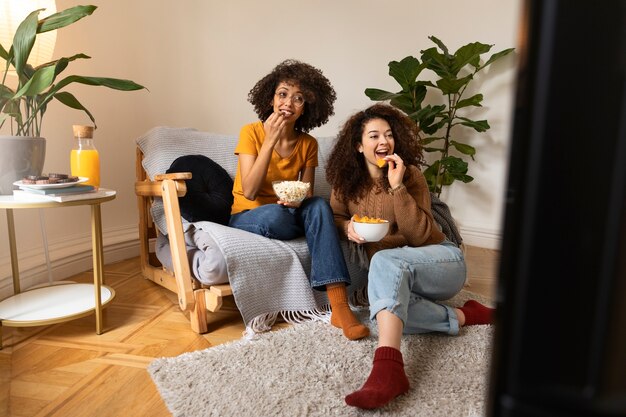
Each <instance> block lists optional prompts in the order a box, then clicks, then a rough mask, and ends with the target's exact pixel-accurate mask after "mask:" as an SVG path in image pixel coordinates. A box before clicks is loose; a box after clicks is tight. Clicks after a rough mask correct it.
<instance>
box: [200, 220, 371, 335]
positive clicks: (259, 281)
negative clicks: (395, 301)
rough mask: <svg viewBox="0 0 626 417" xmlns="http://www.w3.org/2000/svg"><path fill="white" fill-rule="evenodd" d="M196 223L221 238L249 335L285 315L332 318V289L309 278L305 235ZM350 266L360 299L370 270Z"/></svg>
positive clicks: (354, 298)
mask: <svg viewBox="0 0 626 417" xmlns="http://www.w3.org/2000/svg"><path fill="white" fill-rule="evenodd" d="M194 225H195V227H196V228H198V229H200V230H202V231H204V232H206V233H208V234H209V235H210V236H211V237H212V238H213V239H214V240H215V241H216V242H218V243H219V248H220V250H221V251H222V253H223V255H224V258H225V259H226V266H227V269H228V277H229V281H230V285H231V288H232V290H233V296H234V298H235V303H236V304H237V307H238V308H239V310H240V312H241V316H242V317H243V320H244V323H245V324H246V335H247V336H252V335H254V334H255V333H258V332H264V331H267V330H269V329H270V328H271V326H272V325H273V324H274V322H275V321H276V319H277V318H278V316H279V315H280V316H282V318H283V319H284V320H285V321H287V322H290V323H298V322H300V321H306V320H322V321H329V319H330V316H329V314H330V309H329V305H328V298H327V297H326V293H325V292H322V291H316V290H314V289H312V288H311V285H310V283H309V278H308V274H309V273H310V271H311V261H310V255H309V251H308V247H307V244H306V240H305V238H304V237H302V238H298V239H294V240H290V241H281V240H275V239H268V238H266V237H263V236H259V235H256V234H253V233H249V232H246V231H243V230H239V229H235V228H231V227H227V226H222V225H220V224H217V223H212V222H195V223H194ZM345 250H347V248H346V247H344V251H345ZM348 267H349V272H350V276H351V279H352V284H351V285H350V287H349V288H348V292H349V293H350V294H351V299H352V301H353V303H354V304H357V303H358V302H359V301H361V300H362V299H360V297H362V295H363V294H364V290H365V288H366V285H367V271H363V270H360V269H358V267H357V266H356V265H350V264H349V265H348Z"/></svg>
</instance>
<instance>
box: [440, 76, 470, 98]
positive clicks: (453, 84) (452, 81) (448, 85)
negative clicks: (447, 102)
mask: <svg viewBox="0 0 626 417" xmlns="http://www.w3.org/2000/svg"><path fill="white" fill-rule="evenodd" d="M472 78H473V75H472V74H470V75H468V76H466V77H463V78H458V79H457V78H454V77H452V78H450V77H442V78H441V79H439V80H437V87H438V88H439V89H440V90H441V92H442V93H443V94H446V95H447V94H456V93H458V92H459V90H461V88H463V86H465V85H467V84H468V83H469V82H470V81H472Z"/></svg>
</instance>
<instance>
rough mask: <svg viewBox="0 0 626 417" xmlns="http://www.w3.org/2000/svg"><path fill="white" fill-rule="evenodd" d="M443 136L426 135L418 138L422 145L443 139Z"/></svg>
mask: <svg viewBox="0 0 626 417" xmlns="http://www.w3.org/2000/svg"><path fill="white" fill-rule="evenodd" d="M443 139H445V138H442V137H439V136H427V137H425V138H422V139H420V143H421V144H422V145H428V144H430V143H433V142H436V141H438V140H443Z"/></svg>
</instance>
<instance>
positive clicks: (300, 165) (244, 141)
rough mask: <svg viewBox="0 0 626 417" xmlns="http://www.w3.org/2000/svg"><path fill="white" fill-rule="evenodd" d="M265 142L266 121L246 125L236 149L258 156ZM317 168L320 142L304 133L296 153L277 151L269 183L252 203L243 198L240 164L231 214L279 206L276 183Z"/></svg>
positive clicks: (268, 173) (296, 177) (273, 154)
mask: <svg viewBox="0 0 626 417" xmlns="http://www.w3.org/2000/svg"><path fill="white" fill-rule="evenodd" d="M264 140H265V130H263V123H262V122H260V121H258V122H254V123H250V124H248V125H245V126H244V127H242V128H241V132H240V133H239V143H238V144H237V147H236V148H235V155H239V154H245V155H255V156H257V155H258V154H259V151H260V149H261V145H263V141H264ZM317 165H318V162H317V140H316V139H315V138H314V137H313V136H311V135H309V134H307V133H301V134H300V136H299V137H298V142H297V143H296V146H295V148H294V150H293V152H292V153H291V155H289V156H288V157H287V158H283V157H281V156H280V155H279V154H278V152H276V151H274V152H272V159H271V160H270V164H269V166H268V168H267V174H266V176H265V181H263V185H262V187H261V189H260V190H259V193H258V194H257V196H256V199H254V200H248V199H247V198H246V197H245V196H244V195H243V188H242V186H241V167H240V165H239V163H238V164H237V174H236V175H235V183H234V185H233V197H234V201H233V207H232V209H231V214H235V213H239V212H241V211H244V210H251V209H253V208H256V207H259V206H262V205H265V204H273V203H276V201H278V198H277V197H276V194H275V193H274V189H273V188H272V181H296V180H298V179H299V175H300V173H301V172H302V171H303V170H304V168H305V167H317Z"/></svg>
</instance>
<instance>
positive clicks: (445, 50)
mask: <svg viewBox="0 0 626 417" xmlns="http://www.w3.org/2000/svg"><path fill="white" fill-rule="evenodd" d="M428 39H430V40H431V41H433V42H434V43H435V45H437V46H438V47H439V49H441V51H442V52H443V54H444V56H446V57H448V58H450V52H449V51H448V47H447V46H446V45H445V44H444V43H443V42H441V41H440V40H439V38H436V37H435V36H429V37H428Z"/></svg>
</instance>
